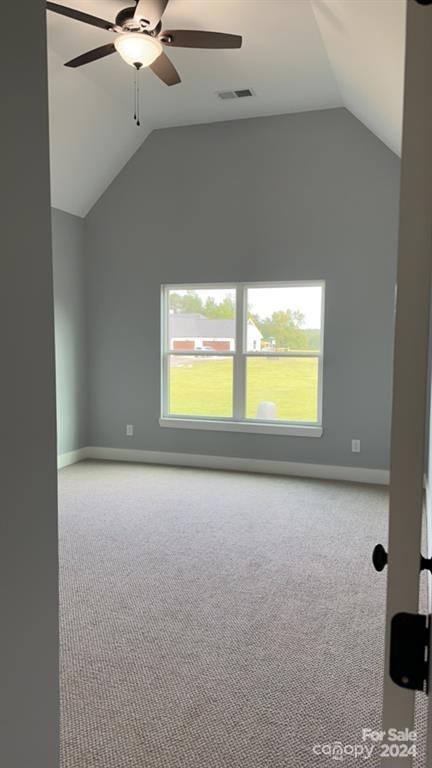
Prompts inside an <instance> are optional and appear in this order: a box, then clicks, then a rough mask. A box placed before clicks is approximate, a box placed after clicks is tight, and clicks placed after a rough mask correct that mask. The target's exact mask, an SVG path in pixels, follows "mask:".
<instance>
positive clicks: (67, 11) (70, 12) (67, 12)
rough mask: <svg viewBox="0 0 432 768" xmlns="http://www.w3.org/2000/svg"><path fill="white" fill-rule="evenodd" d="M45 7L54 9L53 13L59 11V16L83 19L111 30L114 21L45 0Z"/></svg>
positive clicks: (95, 25)
mask: <svg viewBox="0 0 432 768" xmlns="http://www.w3.org/2000/svg"><path fill="white" fill-rule="evenodd" d="M46 7H47V10H48V11H54V13H59V14H60V15H61V16H68V17H69V18H70V19H75V20H76V21H83V22H84V24H91V26H92V27H100V29H109V30H112V28H113V26H114V23H113V22H111V21H106V20H105V19H99V18H98V17H97V16H91V15H90V14H89V13H82V12H81V11H76V10H75V8H67V7H66V6H65V5H57V3H50V2H47V4H46Z"/></svg>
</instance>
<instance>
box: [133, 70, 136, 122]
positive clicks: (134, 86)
mask: <svg viewBox="0 0 432 768" xmlns="http://www.w3.org/2000/svg"><path fill="white" fill-rule="evenodd" d="M133 89H134V116H133V119H134V120H135V122H136V119H137V71H136V69H135V70H134V84H133Z"/></svg>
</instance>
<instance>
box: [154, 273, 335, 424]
mask: <svg viewBox="0 0 432 768" xmlns="http://www.w3.org/2000/svg"><path fill="white" fill-rule="evenodd" d="M323 320H324V283H323V282H305V283H260V284H256V283H250V284H243V283H242V284H236V285H233V284H230V285H221V284H215V285H179V286H174V285H169V286H163V288H162V414H161V419H160V423H161V425H162V426H171V427H172V426H177V427H185V428H190V429H225V430H233V431H234V430H235V431H256V432H267V433H279V434H293V435H310V436H313V437H319V436H320V435H321V434H322V428H321V402H322V367H323Z"/></svg>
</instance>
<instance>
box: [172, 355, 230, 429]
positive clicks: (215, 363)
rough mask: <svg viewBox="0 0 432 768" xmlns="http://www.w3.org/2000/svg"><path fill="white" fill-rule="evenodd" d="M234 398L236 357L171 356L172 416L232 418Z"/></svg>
mask: <svg viewBox="0 0 432 768" xmlns="http://www.w3.org/2000/svg"><path fill="white" fill-rule="evenodd" d="M232 399H233V359H232V357H204V356H198V355H196V356H192V355H191V356H189V355H170V358H169V403H168V408H169V413H170V414H173V415H178V416H207V417H209V416H210V417H216V416H225V417H227V416H229V417H232Z"/></svg>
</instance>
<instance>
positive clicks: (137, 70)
mask: <svg viewBox="0 0 432 768" xmlns="http://www.w3.org/2000/svg"><path fill="white" fill-rule="evenodd" d="M141 67H142V64H135V122H136V124H137V126H140V125H141V123H140V104H139V80H140V71H141Z"/></svg>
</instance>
